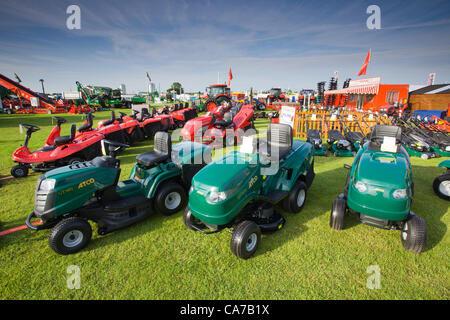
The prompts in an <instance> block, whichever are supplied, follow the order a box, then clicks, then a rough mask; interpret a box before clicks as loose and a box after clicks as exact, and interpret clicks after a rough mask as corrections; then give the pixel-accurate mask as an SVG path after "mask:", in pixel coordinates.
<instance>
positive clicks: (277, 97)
mask: <svg viewBox="0 0 450 320" xmlns="http://www.w3.org/2000/svg"><path fill="white" fill-rule="evenodd" d="M285 100H286V96H285V95H284V94H283V92H282V91H281V88H272V89H270V91H269V95H268V96H267V98H266V104H267V105H269V104H272V102H275V101H283V102H284V101H285Z"/></svg>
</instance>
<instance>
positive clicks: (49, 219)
mask: <svg viewBox="0 0 450 320" xmlns="http://www.w3.org/2000/svg"><path fill="white" fill-rule="evenodd" d="M154 145H155V147H154V149H153V150H152V151H149V152H145V153H142V154H140V155H138V156H137V157H136V161H137V163H136V164H135V166H134V168H133V169H132V171H131V174H130V177H129V179H127V180H123V181H120V182H119V176H120V160H118V159H116V158H114V157H110V156H102V157H97V158H94V159H93V160H92V161H87V162H79V163H75V164H72V165H69V166H66V167H61V168H58V169H54V170H51V171H48V172H47V173H45V174H44V175H41V177H40V178H39V180H38V182H37V186H36V194H35V207H34V211H33V212H32V213H31V214H30V215H29V216H28V218H27V220H26V224H27V226H28V227H29V228H30V229H34V230H41V229H48V228H52V231H51V232H50V237H49V245H50V247H51V248H52V249H53V250H54V251H55V252H56V253H59V254H71V253H76V252H78V251H80V250H81V249H83V248H84V247H85V246H86V245H87V244H88V243H89V241H90V239H91V235H92V229H91V225H90V224H89V223H88V220H91V221H94V222H96V224H97V226H98V234H99V235H104V234H107V233H109V232H112V231H114V230H117V229H121V228H124V227H128V226H129V225H131V224H133V223H135V222H138V221H140V220H143V219H145V218H147V217H148V216H150V215H151V214H152V213H153V212H154V211H157V212H160V213H162V214H164V215H171V214H174V213H176V212H178V211H180V210H181V209H182V208H183V207H184V206H185V205H186V202H187V190H189V187H190V181H191V179H192V177H193V176H194V175H195V173H196V172H197V171H199V170H200V169H201V168H202V167H204V166H205V165H206V161H209V162H210V161H211V159H210V157H211V148H210V147H208V146H205V145H203V144H200V143H195V142H190V141H189V142H182V143H179V144H176V145H174V146H173V147H172V142H171V138H170V135H169V134H168V133H167V132H157V133H156V135H155V140H154ZM105 146H107V147H108V148H109V149H110V150H109V151H110V154H111V153H112V154H115V153H114V150H115V149H118V148H123V147H126V145H124V144H121V143H117V142H112V141H108V140H107V141H106V142H105ZM111 151H112V152H111ZM202 156H203V157H202ZM205 159H206V160H205ZM208 159H209V160H208ZM33 218H40V219H41V221H42V224H41V225H38V226H34V225H33V224H32V223H31V219H33Z"/></svg>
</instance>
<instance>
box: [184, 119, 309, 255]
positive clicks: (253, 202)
mask: <svg viewBox="0 0 450 320" xmlns="http://www.w3.org/2000/svg"><path fill="white" fill-rule="evenodd" d="M313 179H314V162H313V148H312V146H311V144H309V143H307V142H303V141H297V140H296V141H293V138H292V128H291V127H290V126H289V125H287V124H270V125H269V127H268V130H267V139H266V141H260V143H259V146H258V142H257V140H256V138H254V137H251V136H246V137H244V138H243V143H242V145H241V149H240V151H233V152H230V153H228V154H226V155H225V156H223V157H221V158H219V159H217V160H215V161H214V162H212V163H211V164H209V165H208V166H206V167H205V168H203V169H202V170H200V171H199V172H198V173H197V174H196V175H195V177H194V178H193V179H192V187H191V189H190V191H189V204H188V207H186V210H185V212H184V215H183V221H184V224H185V225H186V227H187V228H188V229H190V230H194V231H200V232H202V233H205V234H209V233H215V232H219V231H221V230H223V229H225V228H233V231H232V237H231V251H232V252H233V254H235V255H236V256H237V257H238V258H242V259H247V258H249V257H250V256H252V255H253V254H254V253H255V251H256V250H257V248H258V246H259V243H260V240H261V233H272V232H275V231H277V230H280V229H281V228H282V227H283V226H284V223H285V219H284V218H283V217H282V215H281V214H280V213H279V212H278V211H277V210H275V209H274V206H275V205H276V204H281V206H282V208H283V209H284V210H285V211H287V212H291V213H297V212H299V211H300V210H301V209H302V208H303V206H304V205H305V201H306V192H307V189H308V188H309V187H310V186H311V184H312V182H313Z"/></svg>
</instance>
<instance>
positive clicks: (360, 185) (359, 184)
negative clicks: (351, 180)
mask: <svg viewBox="0 0 450 320" xmlns="http://www.w3.org/2000/svg"><path fill="white" fill-rule="evenodd" d="M355 188H356V190H358V191H359V192H366V191H367V186H366V184H365V183H363V182H361V181H356V183H355Z"/></svg>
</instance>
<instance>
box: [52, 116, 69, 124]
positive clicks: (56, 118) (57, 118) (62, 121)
mask: <svg viewBox="0 0 450 320" xmlns="http://www.w3.org/2000/svg"><path fill="white" fill-rule="evenodd" d="M52 119H53V120H56V121H57V122H59V123H66V122H67V120H66V119H64V118H61V117H52Z"/></svg>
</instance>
